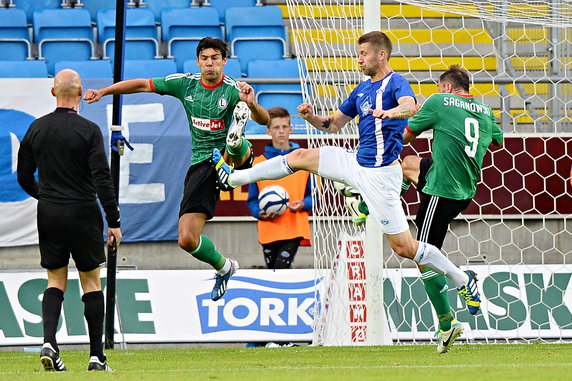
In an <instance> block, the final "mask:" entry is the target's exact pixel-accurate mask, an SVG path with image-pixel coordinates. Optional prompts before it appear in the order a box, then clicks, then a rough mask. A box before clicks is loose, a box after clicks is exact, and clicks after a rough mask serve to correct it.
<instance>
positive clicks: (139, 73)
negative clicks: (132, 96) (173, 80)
mask: <svg viewBox="0 0 572 381" xmlns="http://www.w3.org/2000/svg"><path fill="white" fill-rule="evenodd" d="M176 72H177V65H175V62H174V61H173V60H170V59H161V60H153V59H152V60H129V61H125V66H124V67H123V78H125V79H132V78H155V77H164V76H167V75H169V74H173V73H176Z"/></svg>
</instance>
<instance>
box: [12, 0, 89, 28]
mask: <svg viewBox="0 0 572 381" xmlns="http://www.w3.org/2000/svg"><path fill="white" fill-rule="evenodd" d="M90 1H91V0H90ZM14 4H15V5H16V9H21V10H23V11H24V12H25V13H26V21H27V23H28V24H32V23H33V22H34V11H38V10H40V9H60V8H61V4H62V0H15V1H14Z"/></svg>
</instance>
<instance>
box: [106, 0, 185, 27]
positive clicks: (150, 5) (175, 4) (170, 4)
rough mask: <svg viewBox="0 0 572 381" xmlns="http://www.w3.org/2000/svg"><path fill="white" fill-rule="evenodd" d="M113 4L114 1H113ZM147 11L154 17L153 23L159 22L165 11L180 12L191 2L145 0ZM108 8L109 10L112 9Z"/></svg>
mask: <svg viewBox="0 0 572 381" xmlns="http://www.w3.org/2000/svg"><path fill="white" fill-rule="evenodd" d="M113 1H114V2H115V0H113ZM145 4H147V9H149V10H150V11H151V12H153V15H154V16H155V21H157V22H159V21H161V13H162V12H163V11H165V10H168V9H172V8H179V10H182V9H184V8H189V6H190V4H191V0H146V1H145ZM113 7H114V6H112V7H109V8H113Z"/></svg>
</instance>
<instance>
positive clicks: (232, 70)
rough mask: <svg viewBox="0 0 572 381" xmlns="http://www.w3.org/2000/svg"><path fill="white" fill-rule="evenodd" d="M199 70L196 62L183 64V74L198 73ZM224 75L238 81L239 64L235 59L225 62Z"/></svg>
mask: <svg viewBox="0 0 572 381" xmlns="http://www.w3.org/2000/svg"><path fill="white" fill-rule="evenodd" d="M200 71H201V70H200V69H199V65H197V61H196V60H188V61H185V63H184V64H183V72H184V73H198V72H200ZM223 71H224V74H226V75H228V76H229V77H232V78H235V79H240V77H241V75H240V64H239V63H238V60H237V59H236V58H229V59H227V60H226V65H225V66H224V70H223Z"/></svg>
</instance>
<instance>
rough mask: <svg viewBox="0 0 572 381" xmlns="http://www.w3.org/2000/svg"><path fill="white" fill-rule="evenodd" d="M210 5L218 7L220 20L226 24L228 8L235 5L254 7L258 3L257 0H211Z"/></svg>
mask: <svg viewBox="0 0 572 381" xmlns="http://www.w3.org/2000/svg"><path fill="white" fill-rule="evenodd" d="M209 3H210V5H211V6H212V7H213V8H214V9H216V11H217V13H218V15H219V21H220V22H221V23H222V24H224V23H225V22H226V21H225V16H226V10H227V9H228V8H235V7H253V6H254V5H256V0H209Z"/></svg>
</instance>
